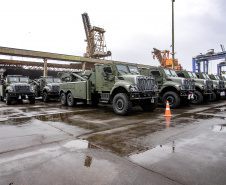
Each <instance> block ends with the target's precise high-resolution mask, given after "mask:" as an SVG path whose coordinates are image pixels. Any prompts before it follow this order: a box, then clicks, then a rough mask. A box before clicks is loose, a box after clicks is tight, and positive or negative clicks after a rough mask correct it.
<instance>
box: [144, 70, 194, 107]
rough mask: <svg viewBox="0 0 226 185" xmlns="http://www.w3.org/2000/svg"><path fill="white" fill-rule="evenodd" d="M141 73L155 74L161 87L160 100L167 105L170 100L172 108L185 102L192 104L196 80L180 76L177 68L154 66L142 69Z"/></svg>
mask: <svg viewBox="0 0 226 185" xmlns="http://www.w3.org/2000/svg"><path fill="white" fill-rule="evenodd" d="M140 73H141V74H142V75H145V76H150V77H151V76H154V77H155V80H156V83H157V85H158V89H159V100H160V102H162V103H163V106H164V107H165V106H166V102H167V101H168V102H169V106H170V108H177V107H179V106H180V104H181V103H182V102H183V103H184V104H190V101H191V99H193V93H194V91H195V81H194V80H193V79H186V78H181V77H178V76H177V74H176V72H175V70H170V69H167V68H159V67H153V68H149V69H140Z"/></svg>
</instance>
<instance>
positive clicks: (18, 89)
mask: <svg viewBox="0 0 226 185" xmlns="http://www.w3.org/2000/svg"><path fill="white" fill-rule="evenodd" d="M14 88H15V92H16V93H28V92H31V90H30V85H14Z"/></svg>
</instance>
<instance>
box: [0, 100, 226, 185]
mask: <svg viewBox="0 0 226 185" xmlns="http://www.w3.org/2000/svg"><path fill="white" fill-rule="evenodd" d="M225 112H226V102H225V100H224V101H223V100H221V101H217V102H211V103H204V104H202V105H197V106H194V105H191V106H190V107H182V108H180V109H171V114H172V115H173V116H172V117H164V116H163V115H164V113H165V109H164V108H161V107H158V108H157V109H156V110H155V111H154V112H151V113H147V112H143V111H142V109H140V108H139V107H135V108H133V110H132V112H131V113H130V114H129V115H128V116H117V115H115V114H114V112H113V110H112V108H111V106H109V105H103V104H100V105H99V106H98V107H90V106H87V105H83V104H81V105H78V106H76V107H65V106H61V105H60V102H49V103H43V102H42V101H41V100H37V101H36V104H34V105H30V104H28V103H27V102H26V101H25V102H24V103H23V104H15V105H11V106H6V105H5V103H4V102H0V166H1V168H0V184H6V185H8V184H11V185H12V184H14V185H17V184H23V185H26V184H29V185H30V184H40V185H41V184H42V185H45V184H46V185H47V184H48V185H49V184H73V185H74V184H98V185H99V184H167V185H168V184H184V185H185V184H205V185H206V184H211V185H212V184H222V185H223V184H225V182H226V175H225V173H226V147H225V145H226V114H225Z"/></svg>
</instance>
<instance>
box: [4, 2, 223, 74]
mask: <svg viewBox="0 0 226 185" xmlns="http://www.w3.org/2000/svg"><path fill="white" fill-rule="evenodd" d="M0 3H1V4H0V17H1V18H0V25H1V29H0V45H1V46H4V47H12V48H20V49H28V50H37V51H45V52H54V53H61V54H71V55H76V56H83V53H84V52H85V51H86V42H84V40H85V31H84V27H83V22H82V17H81V14H82V13H84V12H87V13H88V15H89V17H90V21H91V24H92V26H100V27H104V28H105V30H106V33H105V40H106V43H107V49H108V50H110V51H111V52H112V59H113V60H119V61H124V62H133V63H141V64H149V65H159V63H158V61H157V60H154V59H153V58H152V54H151V52H152V51H153V48H154V47H155V48H158V49H160V50H165V49H167V50H171V47H170V45H171V42H172V38H171V30H172V28H171V24H172V18H171V4H172V3H171V0H139V1H138V0H114V1H107V0H105V1H104V0H95V1H94V0H82V1H78V0H20V1H18V0H7V1H6V0H0ZM225 8H226V2H225V1H224V0H176V1H175V52H176V58H177V59H178V60H179V63H181V65H182V66H183V67H184V68H185V69H187V70H192V57H193V56H196V55H198V54H199V53H203V54H204V53H206V52H207V50H209V49H215V51H216V52H220V51H221V48H220V44H225V47H226V37H225V33H226V26H225V17H226V16H225V14H226V13H225ZM109 59H111V58H109ZM219 62H221V61H213V62H212V63H211V64H210V72H213V73H216V68H217V67H216V66H217V63H219ZM225 70H226V69H225Z"/></svg>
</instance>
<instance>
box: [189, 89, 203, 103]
mask: <svg viewBox="0 0 226 185" xmlns="http://www.w3.org/2000/svg"><path fill="white" fill-rule="evenodd" d="M202 102H203V95H202V93H201V92H199V91H195V92H194V99H193V100H191V103H192V104H196V105H198V104H201V103H202Z"/></svg>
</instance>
